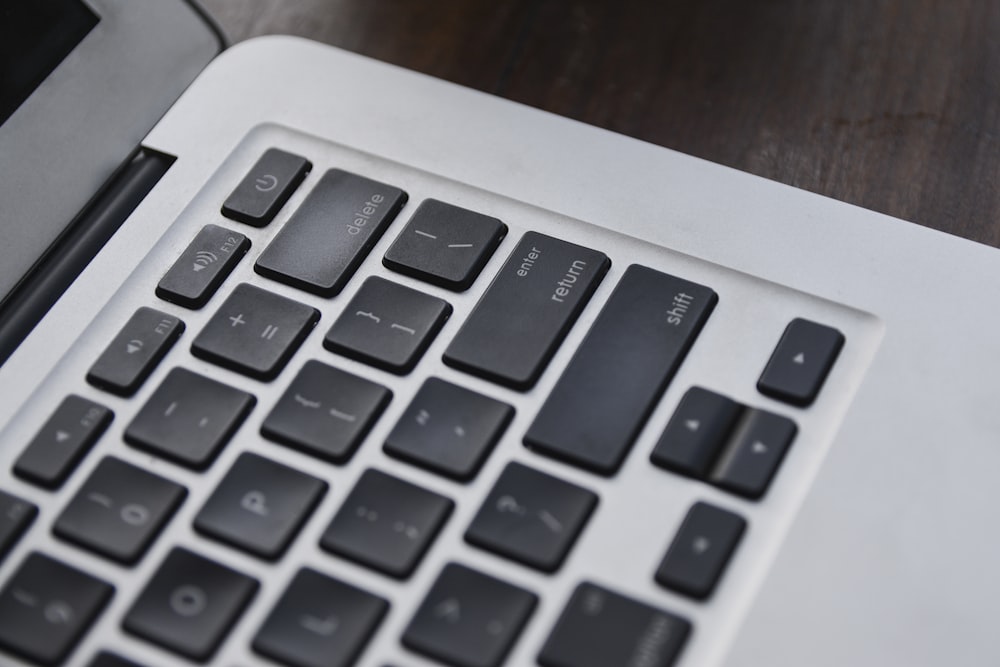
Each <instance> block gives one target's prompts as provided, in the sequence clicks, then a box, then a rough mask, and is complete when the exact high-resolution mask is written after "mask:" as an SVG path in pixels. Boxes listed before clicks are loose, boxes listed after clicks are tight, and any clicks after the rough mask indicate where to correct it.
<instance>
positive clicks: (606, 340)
mask: <svg viewBox="0 0 1000 667" xmlns="http://www.w3.org/2000/svg"><path fill="white" fill-rule="evenodd" d="M717 300H718V298H717V297H716V294H715V292H713V291H712V290H710V289H709V288H707V287H703V286H701V285H696V284H695V283H692V282H688V281H687V280H681V279H680V278H675V277H673V276H669V275H667V274H665V273H660V272H659V271H654V270H653V269H648V268H646V267H644V266H639V265H632V266H630V267H629V268H628V269H627V270H626V271H625V274H624V275H623V276H622V279H621V282H619V283H618V286H617V287H615V291H614V292H613V293H612V294H611V297H610V298H609V299H608V302H607V303H606V304H605V306H604V309H603V310H601V313H600V314H599V315H598V316H597V320H596V321H595V322H594V325H593V326H592V327H591V329H590V331H589V332H588V333H587V337H586V338H584V340H583V342H582V343H581V344H580V347H579V348H578V349H577V351H576V354H575V355H574V356H573V358H572V360H570V362H569V365H568V366H567V367H566V370H565V371H564V372H563V374H562V377H560V378H559V381H558V382H557V383H556V386H555V387H554V388H553V389H552V393H551V394H549V397H548V399H546V401H545V404H544V405H543V406H542V409H541V411H540V412H539V413H538V416H537V417H536V418H535V421H534V422H533V423H532V425H531V427H530V428H529V429H528V433H527V435H525V437H524V443H525V444H526V445H527V446H528V447H531V448H533V449H535V450H537V451H539V452H541V453H543V454H548V455H549V456H553V457H556V458H560V459H563V460H565V461H568V462H569V463H572V464H574V465H578V466H580V467H582V468H587V469H588V470H592V471H594V472H597V473H600V474H603V475H611V474H613V473H614V472H615V471H616V470H618V467H619V466H620V465H621V463H622V461H623V460H624V459H625V455H626V454H627V453H628V451H629V449H631V447H632V443H633V442H634V441H635V438H636V437H637V436H638V434H639V431H640V430H641V429H642V427H643V425H644V424H645V422H646V419H647V418H648V417H649V413H650V412H651V411H652V410H653V408H654V407H655V406H656V402H657V401H659V400H660V396H662V395H663V392H664V390H665V389H666V388H667V385H668V384H669V382H670V380H671V378H673V376H674V373H676V372H677V369H678V368H679V367H680V365H681V362H682V361H684V357H685V356H687V352H688V350H689V349H690V348H691V345H692V344H693V343H694V340H695V338H697V336H698V334H699V333H700V332H701V328H702V326H703V325H704V324H705V321H706V320H707V319H708V316H709V315H710V314H711V312H712V309H713V308H714V307H715V303H716V301H717Z"/></svg>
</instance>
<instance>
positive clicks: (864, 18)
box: [203, 0, 1000, 247]
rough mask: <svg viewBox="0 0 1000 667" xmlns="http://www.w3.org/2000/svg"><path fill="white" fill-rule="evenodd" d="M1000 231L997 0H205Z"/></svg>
mask: <svg viewBox="0 0 1000 667" xmlns="http://www.w3.org/2000/svg"><path fill="white" fill-rule="evenodd" d="M203 4H204V5H205V6H206V8H207V9H208V10H209V12H210V13H211V14H213V15H214V16H215V17H216V18H217V19H218V20H219V22H220V23H221V24H222V26H223V28H224V29H225V30H226V31H227V33H228V34H229V36H230V37H231V38H232V39H233V41H238V40H242V39H246V38H248V37H251V36H254V35H261V34H269V33H284V34H295V35H301V36H305V37H309V38H311V39H314V40H317V41H321V42H326V43H328V44H333V45H336V46H339V47H342V48H345V49H348V50H351V51H356V52H358V53H363V54H365V55H369V56H372V57H374V58H378V59H380V60H384V61H387V62H391V63H395V64H398V65H402V66H404V67H408V68H411V69H415V70H419V71H421V72H426V73H428V74H432V75H434V76H437V77H440V78H444V79H448V80H451V81H455V82H457V83H460V84H463V85H466V86H470V87H472V88H478V89H480V90H484V91H487V92H490V93H494V94H496V95H500V96H502V97H507V98H510V99H513V100H517V101H519V102H523V103H525V104H529V105H531V106H535V107H539V108H542V109H546V110H548V111H553V112H555V113H558V114H562V115H564V116H569V117H571V118H576V119H579V120H582V121H584V122H587V123H590V124H592V125H598V126H601V127H605V128H608V129H611V130H614V131H616V132H621V133H623V134H627V135H631V136H633V137H638V138H640V139H644V140H646V141H650V142H653V143H656V144H660V145H662V146H667V147H669V148H673V149H676V150H679V151H683V152H685V153H689V154H692V155H697V156H699V157H703V158H707V159H709V160H712V161H714V162H719V163H722V164H725V165H729V166H732V167H736V168H738V169H742V170H744V171H748V172H751V173H754V174H759V175H761V176H765V177H767V178H770V179H774V180H777V181H781V182H784V183H788V184H791V185H794V186H797V187H800V188H804V189H806V190H811V191H813V192H818V193H821V194H824V195H828V196H831V197H834V198H836V199H840V200H843V201H847V202H850V203H853V204H858V205H860V206H864V207H866V208H870V209H874V210H876V211H880V212H883V213H888V214H889V215H893V216H897V217H900V218H905V219H907V220H912V221H914V222H917V223H919V224H922V225H927V226H929V227H934V228H936V229H941V230H944V231H947V232H951V233H953V234H958V235H960V236H964V237H966V238H969V239H973V240H976V241H980V242H982V243H987V244H990V245H993V246H997V247H1000V2H998V1H996V0H659V1H657V0H565V1H559V0H488V1H487V0H294V1H293V0H203Z"/></svg>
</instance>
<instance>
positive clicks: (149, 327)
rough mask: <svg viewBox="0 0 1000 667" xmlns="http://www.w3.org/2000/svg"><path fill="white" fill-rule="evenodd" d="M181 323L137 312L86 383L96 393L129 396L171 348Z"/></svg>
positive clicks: (150, 312)
mask: <svg viewBox="0 0 1000 667" xmlns="http://www.w3.org/2000/svg"><path fill="white" fill-rule="evenodd" d="M183 331H184V323H183V322H181V321H180V320H179V319H177V318H176V317H174V316H173V315H168V314H166V313H162V312H160V311H158V310H153V309H152V308H146V307H143V308H139V309H138V310H137V311H135V314H134V315H132V317H131V318H130V319H129V321H128V322H126V323H125V326H124V327H122V330H121V331H120V332H118V335H117V336H115V339H114V340H113V341H111V344H110V345H108V347H107V349H105V350H104V353H103V354H101V356H100V357H99V358H98V359H97V361H96V362H95V363H94V365H93V366H91V367H90V372H89V373H87V382H89V383H90V384H92V385H94V386H95V387H97V388H98V389H103V390H104V391H108V392H111V393H112V394H117V395H119V396H131V395H132V394H134V393H135V392H136V391H138V390H139V387H140V386H142V383H143V382H145V381H146V378H148V377H149V374H150V373H152V372H153V369H155V368H156V366H157V364H159V363H160V360H161V359H163V357H164V356H166V354H167V352H168V351H169V350H170V348H171V347H173V345H174V343H176V342H177V339H178V338H180V335H181V332H183Z"/></svg>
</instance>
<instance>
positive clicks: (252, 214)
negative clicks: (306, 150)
mask: <svg viewBox="0 0 1000 667" xmlns="http://www.w3.org/2000/svg"><path fill="white" fill-rule="evenodd" d="M310 169H312V165H311V164H309V161H308V160H306V159H305V158H303V157H299V156H298V155H293V154H291V153H286V152H285V151H282V150H278V149H277V148H269V149H268V150H266V151H264V154H263V155H262V156H261V157H260V159H259V160H257V163H256V164H254V166H253V167H251V168H250V171H249V172H248V173H247V175H246V176H244V177H243V180H242V181H240V184H239V185H237V186H236V189H235V190H233V193H232V194H231V195H229V198H228V199H226V202H225V203H224V204H223V205H222V215H224V216H226V217H227V218H231V219H233V220H236V221H238V222H243V223H246V224H248V225H253V226H254V227H263V226H264V225H266V224H267V223H269V222H271V220H273V219H274V216H275V215H277V214H278V211H279V210H281V207H282V206H284V205H285V202H287V201H288V198H289V197H291V196H292V193H293V192H295V189H296V188H297V187H299V184H300V183H301V182H302V179H304V178H305V177H306V174H308V173H309V170H310Z"/></svg>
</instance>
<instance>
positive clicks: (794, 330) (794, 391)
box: [757, 319, 844, 407]
mask: <svg viewBox="0 0 1000 667" xmlns="http://www.w3.org/2000/svg"><path fill="white" fill-rule="evenodd" d="M843 346H844V334H842V333H840V332H839V331H837V330H836V329H834V328H832V327H828V326H824V325H822V324H817V323H816V322H811V321H809V320H803V319H795V320H792V321H791V323H790V324H789V325H788V327H786V328H785V333H784V334H782V336H781V340H780V341H778V347H776V348H775V350H774V353H773V354H771V359H770V361H768V362H767V366H766V367H765V368H764V372H763V373H761V376H760V380H758V381H757V390H758V391H760V393H762V394H765V395H767V396H770V397H772V398H776V399H778V400H779V401H784V402H785V403H791V404H792V405H798V406H802V407H805V406H807V405H811V404H812V402H813V401H814V400H816V395H817V394H819V390H820V388H821V387H822V386H823V382H824V381H825V380H826V376H827V374H828V373H829V372H830V369H831V368H832V367H833V362H835V361H836V360H837V355H839V354H840V348H842V347H843Z"/></svg>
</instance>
